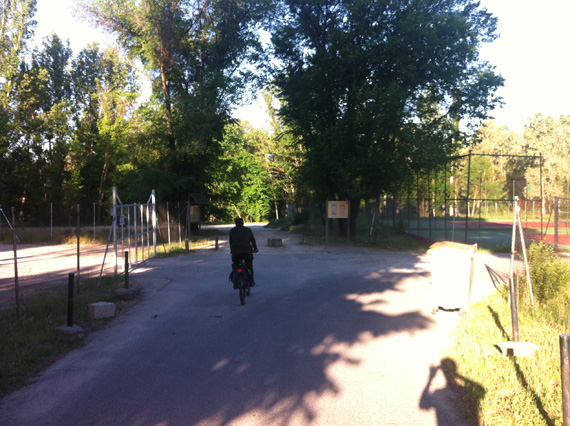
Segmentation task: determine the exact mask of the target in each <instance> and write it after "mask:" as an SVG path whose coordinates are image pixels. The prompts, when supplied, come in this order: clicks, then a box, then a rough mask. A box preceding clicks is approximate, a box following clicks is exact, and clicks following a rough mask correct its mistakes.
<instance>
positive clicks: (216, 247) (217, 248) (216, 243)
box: [215, 237, 218, 250]
mask: <svg viewBox="0 0 570 426" xmlns="http://www.w3.org/2000/svg"><path fill="white" fill-rule="evenodd" d="M215 249H216V250H218V237H216V248H215Z"/></svg>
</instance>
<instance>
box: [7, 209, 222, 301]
mask: <svg viewBox="0 0 570 426" xmlns="http://www.w3.org/2000/svg"><path fill="white" fill-rule="evenodd" d="M150 201H151V200H150V199H149V203H146V204H117V205H116V206H115V209H114V211H111V215H110V219H104V221H105V222H107V223H106V224H99V223H95V221H93V218H95V217H96V216H95V214H94V213H95V211H96V210H95V208H93V209H89V210H87V211H85V210H82V209H81V208H80V207H77V209H76V211H74V212H73V214H74V215H75V218H73V219H74V220H71V219H70V217H71V214H69V213H67V214H66V217H65V218H64V219H63V220H62V219H61V218H51V219H50V220H49V224H48V225H45V222H46V221H45V219H44V220H43V221H42V223H44V225H43V226H34V225H33V224H30V218H26V223H25V224H24V223H22V222H21V221H19V220H18V214H17V210H15V209H12V208H10V209H6V210H3V209H2V208H0V309H8V308H14V307H16V306H17V303H20V304H21V303H26V299H27V298H28V296H29V295H31V294H34V293H36V292H37V291H39V290H49V289H51V288H54V287H58V286H67V283H68V276H69V273H74V274H75V280H76V291H80V289H81V283H82V282H83V281H84V280H86V279H90V278H100V277H101V276H107V275H115V274H121V273H124V270H125V258H127V256H128V267H129V268H133V267H136V266H137V265H139V264H141V263H143V262H145V261H146V260H147V259H149V258H150V257H153V256H155V255H156V252H157V250H158V251H160V252H165V253H168V252H170V251H172V250H179V249H186V250H188V249H189V242H191V240H192V239H193V238H192V235H193V234H199V233H200V229H201V217H200V209H199V208H197V207H196V206H195V205H193V204H191V203H190V202H188V201H184V202H175V203H171V202H167V203H163V204H155V203H154V200H152V201H153V202H150ZM82 211H83V212H84V213H86V215H87V218H84V217H83V216H84V215H83V214H82ZM113 213H114V214H113ZM155 213H156V214H155ZM62 221H64V222H65V223H72V222H75V226H71V225H70V226H54V225H53V223H58V224H59V223H61V222H62ZM92 221H93V222H92ZM193 247H196V246H195V245H194V246H193ZM207 247H208V248H215V240H212V241H208V242H207Z"/></svg>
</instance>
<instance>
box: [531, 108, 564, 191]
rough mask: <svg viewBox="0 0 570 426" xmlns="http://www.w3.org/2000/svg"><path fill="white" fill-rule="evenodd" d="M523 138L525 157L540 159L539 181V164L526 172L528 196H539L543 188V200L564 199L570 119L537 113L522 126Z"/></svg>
mask: <svg viewBox="0 0 570 426" xmlns="http://www.w3.org/2000/svg"><path fill="white" fill-rule="evenodd" d="M523 138H524V143H525V148H526V152H527V153H528V155H536V156H542V173H543V174H542V179H543V181H542V182H540V169H539V167H538V166H539V165H538V164H535V167H532V168H527V169H526V170H525V172H526V178H527V180H528V183H529V185H530V186H531V194H532V195H533V196H534V197H539V196H540V190H541V185H543V197H544V198H545V199H550V198H552V197H554V196H564V193H565V191H566V190H567V189H568V187H569V182H570V180H569V179H568V164H569V162H570V139H569V138H570V116H561V117H560V118H558V119H557V118H555V117H552V116H544V115H542V114H537V115H535V116H534V117H533V118H531V119H530V120H529V122H528V123H527V125H526V126H525V129H524V134H523ZM535 163H538V162H535Z"/></svg>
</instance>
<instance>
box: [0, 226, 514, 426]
mask: <svg viewBox="0 0 570 426" xmlns="http://www.w3.org/2000/svg"><path fill="white" fill-rule="evenodd" d="M254 232H255V234H256V236H257V239H258V242H259V246H260V253H259V254H258V255H256V259H255V267H256V281H257V282H258V284H259V285H258V286H257V287H255V288H253V290H252V295H251V297H249V298H248V299H247V303H246V305H245V306H240V305H239V298H238V294H237V292H236V291H234V290H233V289H232V288H231V286H230V284H229V283H228V281H227V278H228V274H229V251H228V249H227V242H226V241H222V243H221V247H220V250H219V251H213V250H204V251H201V252H198V253H194V254H190V255H187V256H183V257H177V258H169V259H151V261H149V262H148V263H147V264H146V267H145V268H140V269H139V270H138V271H137V273H136V274H135V275H134V280H135V282H136V283H137V284H138V285H141V286H142V287H143V288H144V289H145V296H144V300H143V301H142V302H141V303H140V304H138V305H137V306H135V307H134V308H133V309H132V310H130V311H129V312H128V313H127V314H125V315H123V316H121V317H119V318H118V319H116V320H115V321H114V322H113V324H112V326H110V327H109V328H108V329H107V330H104V331H102V332H99V333H96V334H94V335H91V336H90V337H89V338H88V341H87V344H86V346H85V347H83V348H81V349H79V350H76V351H74V352H73V353H71V354H69V355H68V356H67V357H65V358H64V359H62V360H60V361H59V362H57V363H56V364H54V365H53V366H52V367H50V368H49V369H48V370H47V371H46V372H45V373H44V374H43V375H42V376H41V377H39V378H38V379H37V380H36V381H35V383H33V384H32V385H30V386H28V387H27V388H25V389H23V390H21V391H19V392H16V393H14V394H12V395H11V396H9V397H7V398H5V399H4V400H3V401H2V404H1V405H0V419H1V420H0V423H1V424H2V425H14V426H16V425H17V426H25V425H45V426H49V425H58V426H64V425H74V426H76V425H98V426H103V425H110V426H111V425H112V426H116V425H149V426H150V425H153V426H157V425H162V426H175V425H203V426H206V425H208V426H214V425H216V426H217V425H253V426H255V425H260V426H261V425H327V426H328V425H348V424H350V425H402V426H408V425H415V426H422V425H429V426H432V425H433V426H445V425H454V426H458V425H469V424H474V420H476V419H470V420H466V419H464V416H463V413H462V410H461V409H460V408H458V404H457V395H456V394H455V392H454V391H453V390H452V389H450V388H449V386H447V383H446V381H445V379H444V377H443V374H442V373H438V374H437V375H436V377H435V378H434V379H433V380H432V381H430V380H429V376H430V367H437V366H438V365H440V363H441V354H440V351H441V350H442V349H444V348H445V346H446V345H447V344H448V343H449V338H448V334H449V332H450V330H451V329H452V327H453V326H454V324H455V323H456V320H457V314H456V313H448V312H442V313H438V314H437V315H435V316H433V315H431V302H430V300H431V299H430V294H431V293H430V290H431V289H430V257H429V256H427V255H416V254H411V253H388V252H379V251H369V250H365V249H354V248H352V249H349V250H346V249H342V248H336V247H328V248H327V247H321V246H318V247H317V246H313V247H311V246H301V245H298V244H297V242H296V241H295V240H292V239H285V240H284V243H285V247H282V248H270V247H265V241H266V238H269V237H272V236H278V234H279V233H278V232H277V231H271V230H267V229H262V228H258V227H255V228H254ZM279 236H283V235H279ZM506 260H507V259H505V258H497V257H493V256H490V255H483V257H481V258H479V257H478V259H477V274H476V280H475V289H474V290H475V291H474V297H475V298H479V297H482V296H483V295H484V294H485V293H487V292H488V291H490V290H491V289H492V288H493V284H492V281H491V279H490V278H489V274H488V272H487V268H486V266H489V267H491V268H493V269H495V270H497V271H499V270H500V271H501V272H506V271H507V266H508V262H506ZM428 384H429V388H427V389H426V385H428Z"/></svg>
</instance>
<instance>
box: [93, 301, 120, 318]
mask: <svg viewBox="0 0 570 426" xmlns="http://www.w3.org/2000/svg"><path fill="white" fill-rule="evenodd" d="M115 309H116V306H115V304H114V303H111V302H95V303H90V304H89V315H90V316H91V318H93V319H101V318H111V317H114V316H115Z"/></svg>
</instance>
